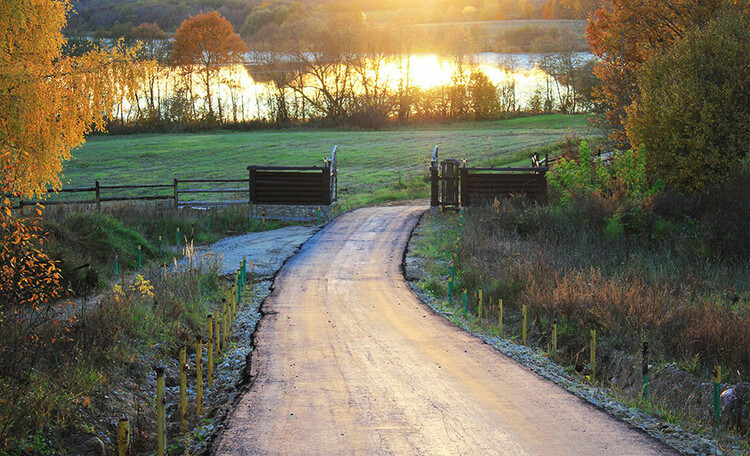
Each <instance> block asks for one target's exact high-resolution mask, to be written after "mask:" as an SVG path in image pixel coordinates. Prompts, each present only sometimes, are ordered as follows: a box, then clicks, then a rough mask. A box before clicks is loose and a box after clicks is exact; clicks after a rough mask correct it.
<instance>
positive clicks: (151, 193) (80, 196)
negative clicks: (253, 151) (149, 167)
mask: <svg viewBox="0 0 750 456" xmlns="http://www.w3.org/2000/svg"><path fill="white" fill-rule="evenodd" d="M337 152H338V148H337V147H334V148H333V151H332V152H331V156H330V157H329V158H326V159H325V160H324V161H323V166H322V167H320V166H309V167H294V166H250V167H248V169H249V170H250V173H249V176H248V178H245V179H173V180H172V183H169V184H141V185H101V183H100V182H99V181H98V180H97V181H95V182H94V185H93V186H91V187H71V188H62V189H60V190H57V191H55V190H47V192H48V193H50V194H52V193H59V195H58V196H57V197H54V198H51V199H46V200H44V201H39V200H23V199H22V198H18V197H11V195H5V196H6V197H10V198H11V208H12V209H14V210H20V211H21V212H23V210H24V208H25V207H28V206H34V205H36V204H43V205H45V206H51V205H66V204H88V205H94V206H96V208H97V210H100V209H101V205H102V203H104V202H118V201H121V202H122V201H165V202H167V204H170V205H171V206H172V207H174V208H175V209H179V208H181V207H205V206H221V205H232V204H249V205H253V204H296V205H321V206H322V205H330V204H332V203H333V202H334V201H336V196H337V195H336V194H337V187H338V169H337V163H336V155H337ZM196 195H203V196H206V197H205V198H201V197H196ZM208 196H210V198H209V197H208Z"/></svg>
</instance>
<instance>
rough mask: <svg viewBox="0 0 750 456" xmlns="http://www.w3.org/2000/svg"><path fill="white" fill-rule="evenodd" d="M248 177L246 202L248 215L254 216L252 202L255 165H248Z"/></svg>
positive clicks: (253, 201) (253, 198) (253, 199)
mask: <svg viewBox="0 0 750 456" xmlns="http://www.w3.org/2000/svg"><path fill="white" fill-rule="evenodd" d="M247 171H248V178H247V203H248V206H249V208H250V209H249V210H250V212H251V213H250V215H251V216H254V215H255V214H253V213H252V212H253V203H255V174H256V170H255V166H248V167H247Z"/></svg>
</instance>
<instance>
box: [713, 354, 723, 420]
mask: <svg viewBox="0 0 750 456" xmlns="http://www.w3.org/2000/svg"><path fill="white" fill-rule="evenodd" d="M713 374H714V432H717V433H718V432H719V430H720V428H721V366H714V370H713Z"/></svg>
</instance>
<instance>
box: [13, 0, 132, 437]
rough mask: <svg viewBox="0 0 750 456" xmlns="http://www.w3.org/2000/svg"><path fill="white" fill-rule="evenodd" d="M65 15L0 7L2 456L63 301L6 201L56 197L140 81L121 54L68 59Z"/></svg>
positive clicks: (32, 233) (50, 267)
mask: <svg viewBox="0 0 750 456" xmlns="http://www.w3.org/2000/svg"><path fill="white" fill-rule="evenodd" d="M69 11H70V4H69V3H68V1H67V0H4V1H3V2H0V29H1V30H3V33H2V34H1V35H0V388H2V391H3V399H2V400H1V401H0V448H2V447H5V446H6V445H8V443H9V440H8V438H9V436H10V435H11V434H12V433H16V434H22V433H23V431H24V430H25V429H26V428H25V427H24V425H25V423H26V422H27V421H28V418H27V417H28V416H29V415H30V413H27V412H28V411H29V410H31V409H33V402H34V401H33V398H31V397H30V396H33V395H29V394H27V393H28V391H29V388H30V387H31V385H32V383H31V381H30V380H31V379H32V377H33V375H35V374H34V369H33V368H34V367H36V366H38V363H40V362H43V360H42V357H43V356H44V354H45V352H44V351H43V350H42V349H41V348H42V347H43V346H44V345H45V343H52V342H54V340H43V339H41V337H40V336H41V335H42V334H45V333H47V334H49V333H48V332H47V331H46V330H45V331H43V329H45V328H44V325H46V324H49V325H50V326H53V325H52V324H50V323H54V321H53V322H50V320H51V316H52V315H54V313H53V312H54V309H53V305H56V304H57V303H58V301H59V300H60V299H61V298H62V297H63V296H64V294H65V290H64V289H63V287H62V285H61V275H60V270H59V268H58V267H57V263H56V262H55V261H54V260H52V259H50V258H49V257H48V256H47V255H46V254H45V253H44V251H43V244H44V235H43V233H42V232H41V229H40V228H39V225H38V223H37V218H36V217H35V218H24V217H23V216H17V215H15V214H13V213H12V211H11V208H10V204H11V203H10V199H9V198H7V197H6V196H5V194H7V193H10V194H12V195H15V196H33V195H36V196H43V195H44V196H46V194H47V192H46V190H47V188H46V187H47V186H52V187H59V185H60V177H59V176H60V171H61V170H62V165H63V162H64V161H65V160H67V159H68V158H70V151H71V149H73V148H75V147H77V146H80V145H81V144H82V143H83V142H84V138H85V135H86V134H87V133H89V132H91V130H92V129H97V130H103V129H104V126H105V122H106V119H105V117H106V116H107V115H109V114H110V113H111V112H112V107H113V106H114V104H115V103H116V102H117V101H118V100H119V99H120V95H121V94H122V92H123V91H130V92H131V93H132V92H133V91H134V90H135V85H136V83H137V81H138V80H139V74H140V73H139V69H138V67H137V66H134V65H131V64H130V61H131V59H132V57H133V54H132V53H131V52H129V51H125V50H123V49H122V48H121V47H119V46H118V48H116V49H114V50H111V51H104V50H101V49H98V48H97V47H96V46H91V48H90V49H89V50H87V51H85V52H83V53H73V54H76V55H75V56H71V55H69V54H64V53H63V48H64V46H65V45H66V40H65V38H64V37H63V34H62V28H63V27H64V26H65V22H66V15H67V14H68V12H69ZM37 211H38V212H37V214H40V213H41V209H40V208H38V209H37ZM26 424H28V423H26Z"/></svg>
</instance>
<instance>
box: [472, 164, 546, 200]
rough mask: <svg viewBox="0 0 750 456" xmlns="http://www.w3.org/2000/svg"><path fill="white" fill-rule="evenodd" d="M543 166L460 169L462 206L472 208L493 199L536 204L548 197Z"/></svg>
mask: <svg viewBox="0 0 750 456" xmlns="http://www.w3.org/2000/svg"><path fill="white" fill-rule="evenodd" d="M547 169H548V168H546V167H531V168H461V169H460V173H461V178H460V182H461V205H462V206H471V205H472V203H473V204H477V203H478V202H479V201H480V200H483V199H492V198H494V197H496V196H499V197H506V196H511V195H516V196H524V197H526V198H530V199H533V200H536V201H544V200H546V198H547V178H546V176H545V174H546V172H547Z"/></svg>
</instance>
